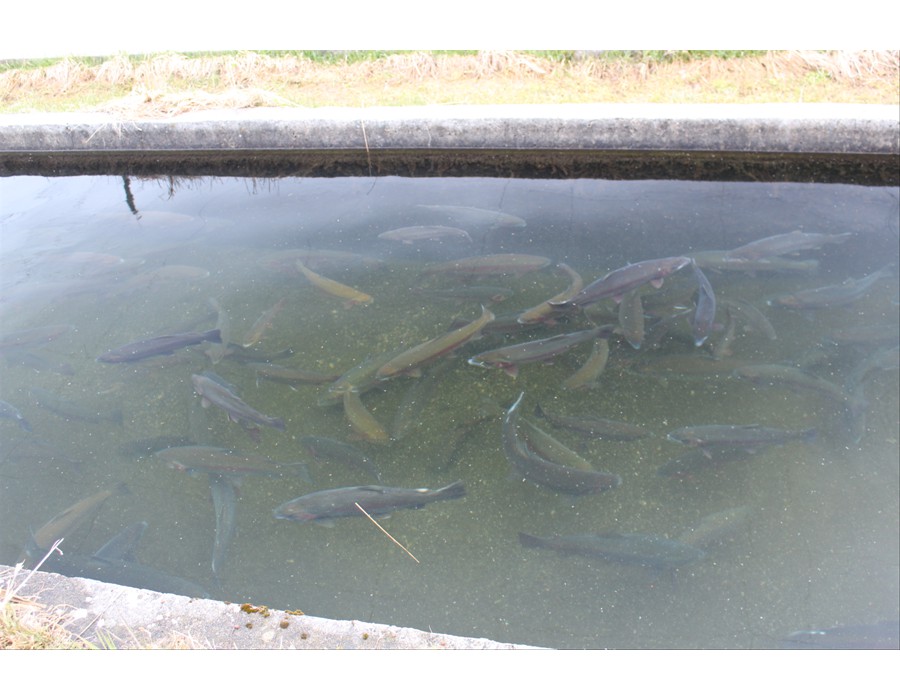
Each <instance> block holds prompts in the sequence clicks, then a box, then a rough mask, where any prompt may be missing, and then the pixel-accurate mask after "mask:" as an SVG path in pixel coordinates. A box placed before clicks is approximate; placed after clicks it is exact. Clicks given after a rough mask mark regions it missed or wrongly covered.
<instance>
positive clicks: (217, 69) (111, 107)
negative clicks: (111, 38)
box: [0, 51, 900, 117]
mask: <svg viewBox="0 0 900 700" xmlns="http://www.w3.org/2000/svg"><path fill="white" fill-rule="evenodd" d="M898 85H900V52H898V51H854V52H849V51H817V52H811V51H781V52H768V53H766V54H764V55H754V56H743V57H737V58H727V59H723V58H717V57H715V56H707V57H703V58H693V59H685V60H659V59H646V60H635V59H630V58H617V59H610V58H605V57H603V56H587V57H585V58H582V59H579V60H573V61H561V60H553V59H550V58H546V57H543V56H537V55H532V54H524V53H519V52H513V51H482V52H479V53H477V54H475V55H471V54H470V55H454V54H433V53H428V52H415V53H400V54H393V55H388V56H384V57H381V58H376V59H372V60H367V61H361V62H340V63H327V62H320V61H314V60H312V59H309V58H305V57H303V56H300V55H287V56H271V55H267V54H260V53H254V52H240V53H234V54H226V55H217V56H205V57H188V56H184V55H181V54H174V53H172V54H160V55H155V56H151V57H149V58H145V59H134V58H131V57H128V56H115V57H112V58H109V59H107V60H105V61H103V62H102V63H98V64H93V65H91V64H89V63H87V62H81V61H78V60H74V59H65V60H61V61H59V62H57V63H54V64H53V65H50V66H46V67H40V68H30V69H26V68H15V69H9V70H6V71H4V72H2V73H0V110H2V111H6V112H28V111H72V110H99V111H104V112H111V113H114V114H116V115H117V116H125V115H127V116H132V117H135V116H137V117H154V116H165V115H172V114H179V113H183V112H186V111H192V110H199V109H210V108H244V107H255V106H304V107H321V106H350V107H358V106H373V105H423V104H489V103H495V104H534V103H563V102H686V103H711V102H712V103H714V102H737V103H754V102H756V103H759V102H851V103H872V104H896V103H897V102H898Z"/></svg>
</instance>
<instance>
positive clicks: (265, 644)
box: [0, 566, 538, 649]
mask: <svg viewBox="0 0 900 700" xmlns="http://www.w3.org/2000/svg"><path fill="white" fill-rule="evenodd" d="M29 573H30V572H28V571H27V570H22V571H20V572H19V573H18V574H17V575H16V581H24V579H25V577H26V576H28V574H29ZM13 574H14V569H13V568H12V567H7V566H0V588H6V587H9V586H10V584H11V583H13V582H12V581H11V578H12V576H13ZM17 593H18V595H20V596H23V597H28V598H32V599H34V600H36V601H37V602H38V603H40V604H41V605H43V606H45V608H46V609H50V610H57V611H59V612H60V613H62V614H63V615H64V624H65V626H66V628H67V629H69V630H70V631H72V632H74V633H75V634H77V635H78V636H79V637H81V638H82V639H85V640H86V641H88V642H90V643H92V644H95V645H97V646H98V647H101V648H105V647H106V646H108V645H109V644H110V640H111V642H112V646H113V647H114V648H116V649H133V648H149V647H150V646H151V645H152V644H153V643H156V644H159V643H160V642H162V641H163V640H165V639H171V638H172V636H173V635H176V634H177V635H181V636H182V637H183V638H187V639H189V640H192V642H193V643H194V644H196V646H197V647H198V648H204V649H535V648H538V647H527V646H523V645H518V644H503V643H500V642H493V641H490V640H487V639H476V638H470V637H455V636H452V635H446V634H435V633H432V632H423V631H421V630H415V629H410V628H406V627H394V626H390V625H380V624H374V623H369V622H359V621H354V620H349V621H344V620H327V619H324V618H319V617H312V616H310V615H303V614H299V613H298V611H294V612H285V611H283V610H269V609H267V608H264V607H259V606H255V605H252V604H248V605H242V604H239V603H223V602H220V601H215V600H200V599H196V598H186V597H184V596H178V595H172V594H170V593H156V592H155V591H148V590H143V589H137V588H128V587H126V586H118V585H115V584H111V583H102V582H100V581H93V580H90V579H83V578H67V577H65V576H60V575H58V574H50V573H43V572H35V573H34V574H33V576H32V577H31V579H30V580H29V581H28V583H27V584H25V585H24V586H23V587H22V588H21V589H20V590H19V591H17Z"/></svg>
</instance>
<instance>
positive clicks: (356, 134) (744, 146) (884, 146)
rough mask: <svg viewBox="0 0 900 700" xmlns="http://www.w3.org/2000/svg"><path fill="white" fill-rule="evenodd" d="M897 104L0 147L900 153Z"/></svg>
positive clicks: (548, 115) (301, 118)
mask: <svg viewBox="0 0 900 700" xmlns="http://www.w3.org/2000/svg"><path fill="white" fill-rule="evenodd" d="M898 126H900V113H898V109H897V108H896V107H892V106H878V105H876V106H872V105H818V104H813V105H654V104H650V105H619V104H609V105H606V104H586V105H522V106H509V107H508V106H502V105H487V106H449V107H371V108H360V109H354V108H318V109H293V108H253V109H245V110H228V111H206V112H196V113H188V114H183V115H180V116H176V117H171V118H166V119H153V120H135V121H132V120H121V121H120V120H116V119H115V118H113V117H111V116H110V115H105V114H100V113H79V114H36V115H32V114H26V115H4V116H2V117H0V151H6V152H10V151H13V152H14V151H29V150H32V151H33V150H42V151H60V150H65V151H106V150H118V151H123V150H127V151H177V150H183V151H208V150H220V149H229V150H231V149H248V150H285V149H288V150H289V149H299V150H318V149H355V150H359V149H362V150H365V149H368V150H370V151H372V150H381V149H389V148H390V149H516V150H520V149H542V150H564V149H581V150H584V149H603V150H606V149H615V150H620V149H629V150H660V149H662V150H693V151H697V150H702V151H745V152H756V153H774V152H778V153H807V154H808V153H881V154H891V153H893V154H897V153H900V129H898Z"/></svg>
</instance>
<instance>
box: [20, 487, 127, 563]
mask: <svg viewBox="0 0 900 700" xmlns="http://www.w3.org/2000/svg"><path fill="white" fill-rule="evenodd" d="M127 493H129V491H128V487H127V486H125V484H124V483H122V482H120V483H118V484H116V485H115V486H113V487H112V488H109V489H103V490H102V491H99V492H97V493H95V494H93V495H92V496H88V497H87V498H83V499H81V500H80V501H78V502H77V503H74V504H73V505H71V506H69V507H68V508H66V509H65V510H63V511H62V512H60V513H57V514H56V515H54V516H53V517H52V518H50V520H48V521H47V522H46V523H44V525H42V526H41V527H39V528H38V529H37V531H36V532H34V533H32V535H31V538H30V540H29V543H28V545H27V546H26V553H27V554H28V555H29V556H30V557H31V558H33V559H35V560H39V559H40V558H41V557H42V556H43V555H44V554H46V553H47V551H48V550H49V549H50V548H51V547H52V546H53V545H54V543H55V542H56V541H57V540H61V539H65V538H67V537H69V536H71V535H72V533H74V532H76V531H78V529H79V528H80V527H81V526H82V525H84V524H85V523H87V522H88V521H89V520H92V519H93V518H94V516H96V515H97V512H98V511H99V510H100V507H101V506H102V505H103V504H104V503H106V501H107V499H109V498H110V497H112V496H114V495H117V494H119V495H120V494H127Z"/></svg>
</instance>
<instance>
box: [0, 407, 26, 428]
mask: <svg viewBox="0 0 900 700" xmlns="http://www.w3.org/2000/svg"><path fill="white" fill-rule="evenodd" d="M0 418H8V419H10V420H14V421H15V422H16V423H18V424H19V427H20V428H21V429H22V430H24V431H25V432H26V433H30V432H31V424H30V423H29V422H28V420H27V419H26V418H25V416H23V415H22V412H21V411H20V410H19V409H18V408H16V407H15V406H13V405H12V404H11V403H7V402H6V401H2V400H0Z"/></svg>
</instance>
